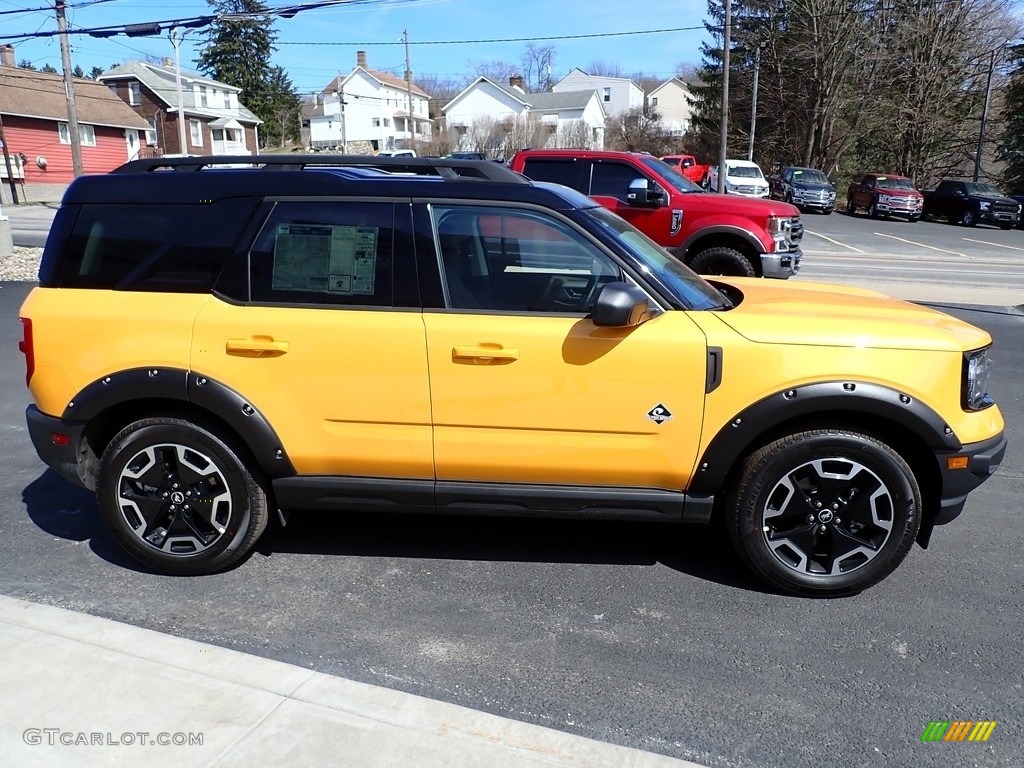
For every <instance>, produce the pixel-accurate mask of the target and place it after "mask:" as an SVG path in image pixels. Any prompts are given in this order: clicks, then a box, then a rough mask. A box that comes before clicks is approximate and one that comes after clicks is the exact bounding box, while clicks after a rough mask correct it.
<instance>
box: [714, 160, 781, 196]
mask: <svg viewBox="0 0 1024 768" xmlns="http://www.w3.org/2000/svg"><path fill="white" fill-rule="evenodd" d="M706 187H707V189H708V191H710V192H717V191H718V166H717V165H713V166H711V167H710V168H709V169H708V175H707V184H706ZM725 193H726V194H727V195H743V196H744V197H768V179H766V178H765V177H764V173H762V172H761V167H760V166H759V165H758V164H757V163H753V162H751V161H749V160H726V161H725Z"/></svg>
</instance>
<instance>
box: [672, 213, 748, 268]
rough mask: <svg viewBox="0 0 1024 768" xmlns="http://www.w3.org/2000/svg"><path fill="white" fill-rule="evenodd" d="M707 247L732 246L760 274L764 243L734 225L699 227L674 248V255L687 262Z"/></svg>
mask: <svg viewBox="0 0 1024 768" xmlns="http://www.w3.org/2000/svg"><path fill="white" fill-rule="evenodd" d="M709 248H732V249H734V250H736V251H739V252H740V253H742V254H743V255H744V256H745V257H746V258H747V259H749V261H750V263H751V264H753V266H754V270H755V271H756V272H757V273H758V275H760V274H761V259H760V258H759V256H760V254H761V253H762V252H764V245H763V244H762V243H761V241H760V240H758V239H757V238H756V237H755V236H754V235H753V234H751V233H750V232H747V231H746V230H744V229H741V228H740V227H734V226H726V225H721V226H713V227H707V228H701V230H700V231H699V232H698V233H697V234H695V235H693V236H692V237H691V238H690V239H688V240H687V241H686V242H684V243H683V244H682V245H681V246H680V247H679V248H676V249H675V250H674V253H675V256H676V257H677V258H679V259H680V261H682V262H684V263H686V264H689V263H690V262H691V261H693V259H694V257H695V256H696V255H697V254H698V253H700V252H701V251H706V250H708V249H709Z"/></svg>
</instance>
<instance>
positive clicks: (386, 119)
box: [384, 117, 391, 128]
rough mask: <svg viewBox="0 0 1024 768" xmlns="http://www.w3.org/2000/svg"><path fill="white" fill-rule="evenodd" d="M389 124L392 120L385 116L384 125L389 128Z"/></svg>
mask: <svg viewBox="0 0 1024 768" xmlns="http://www.w3.org/2000/svg"><path fill="white" fill-rule="evenodd" d="M389 125H391V120H389V119H388V118H386V117H385V118H384V127H385V128H387V127H388V126H389Z"/></svg>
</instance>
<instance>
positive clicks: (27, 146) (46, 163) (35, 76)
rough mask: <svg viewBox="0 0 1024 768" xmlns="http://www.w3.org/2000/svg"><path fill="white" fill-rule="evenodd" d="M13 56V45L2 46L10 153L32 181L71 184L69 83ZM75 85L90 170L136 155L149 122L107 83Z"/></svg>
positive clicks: (1, 89)
mask: <svg viewBox="0 0 1024 768" xmlns="http://www.w3.org/2000/svg"><path fill="white" fill-rule="evenodd" d="M13 59H14V49H13V48H11V47H10V46H3V47H2V48H0V117H2V118H3V125H4V135H5V137H6V139H7V150H8V153H9V154H10V155H11V157H12V160H13V161H14V162H15V164H16V166H17V167H18V169H20V168H24V179H25V181H26V182H27V183H29V184H32V183H40V182H41V183H53V184H64V183H68V182H71V181H73V180H74V170H73V166H72V162H71V138H70V135H69V133H68V107H67V98H66V96H65V94H64V81H63V79H62V78H61V76H60V75H55V74H47V73H45V72H36V71H34V70H31V69H19V68H17V67H15V66H14V61H13ZM74 88H75V106H76V112H77V117H78V136H79V140H80V142H81V145H82V165H83V169H84V171H85V173H107V172H108V171H111V170H113V169H114V168H117V167H118V166H119V165H123V164H124V163H126V162H128V161H129V160H133V159H135V158H137V157H138V156H139V148H140V147H141V146H142V141H143V136H144V134H145V131H146V129H147V128H148V127H149V126H148V125H147V123H146V121H145V120H144V119H143V118H141V117H139V116H138V115H137V114H135V112H134V111H133V110H132V108H131V107H129V106H128V105H127V104H125V103H124V102H123V101H121V100H120V99H119V98H117V96H116V95H115V94H113V93H111V92H110V89H108V88H107V87H106V86H105V85H104V84H103V83H99V82H96V81H95V80H89V79H86V78H79V77H76V78H75V79H74ZM0 167H4V164H3V163H2V162H0ZM4 175H6V171H4Z"/></svg>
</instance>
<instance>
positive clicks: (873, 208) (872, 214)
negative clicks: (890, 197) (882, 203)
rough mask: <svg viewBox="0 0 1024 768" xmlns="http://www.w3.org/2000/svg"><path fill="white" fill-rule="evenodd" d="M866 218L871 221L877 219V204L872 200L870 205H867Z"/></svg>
mask: <svg viewBox="0 0 1024 768" xmlns="http://www.w3.org/2000/svg"><path fill="white" fill-rule="evenodd" d="M868 218H871V219H877V218H878V203H877V202H876V201H874V200H872V201H871V202H870V203H868Z"/></svg>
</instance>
